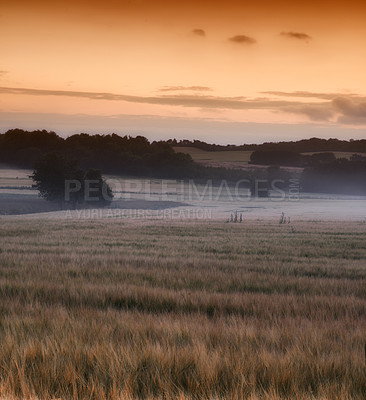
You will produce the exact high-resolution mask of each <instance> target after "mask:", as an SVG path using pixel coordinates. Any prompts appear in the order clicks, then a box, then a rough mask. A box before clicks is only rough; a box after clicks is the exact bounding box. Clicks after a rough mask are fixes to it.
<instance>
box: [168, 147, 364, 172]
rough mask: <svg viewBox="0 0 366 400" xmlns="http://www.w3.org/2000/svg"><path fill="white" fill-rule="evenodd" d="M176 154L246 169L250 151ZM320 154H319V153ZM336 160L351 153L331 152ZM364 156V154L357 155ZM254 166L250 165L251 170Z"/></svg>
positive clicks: (181, 149)
mask: <svg viewBox="0 0 366 400" xmlns="http://www.w3.org/2000/svg"><path fill="white" fill-rule="evenodd" d="M174 150H175V151H176V152H181V153H187V154H190V155H191V157H192V158H193V160H194V161H197V162H199V163H201V164H204V165H207V166H213V167H219V166H222V167H227V168H244V169H245V168H248V165H247V164H248V162H249V161H250V156H251V154H252V151H205V150H201V149H198V148H196V147H174ZM320 153H321V152H320ZM333 153H334V155H335V156H336V157H337V158H347V159H350V158H351V156H352V154H355V153H352V152H342V151H336V152H333ZM302 154H305V155H312V154H316V152H310V153H302ZM357 154H361V155H365V154H364V153H357ZM253 167H254V166H253V165H251V168H253Z"/></svg>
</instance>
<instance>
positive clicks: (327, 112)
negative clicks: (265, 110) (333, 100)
mask: <svg viewBox="0 0 366 400" xmlns="http://www.w3.org/2000/svg"><path fill="white" fill-rule="evenodd" d="M281 111H284V112H288V113H291V114H300V115H305V116H307V117H308V118H309V119H310V120H312V121H330V120H331V119H332V118H333V117H334V115H335V112H334V110H333V109H332V107H330V103H328V102H327V103H319V104H307V103H304V104H301V103H297V104H294V105H290V106H287V107H282V108H281Z"/></svg>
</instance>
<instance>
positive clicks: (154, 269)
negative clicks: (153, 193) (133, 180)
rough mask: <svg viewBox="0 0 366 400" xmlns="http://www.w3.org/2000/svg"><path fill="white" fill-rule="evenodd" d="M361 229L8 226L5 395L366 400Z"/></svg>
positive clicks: (3, 268) (0, 380)
mask: <svg viewBox="0 0 366 400" xmlns="http://www.w3.org/2000/svg"><path fill="white" fill-rule="evenodd" d="M365 233H366V224H365V223H356V222H355V223H348V224H344V223H342V224H340V223H335V222H327V223H325V222H317V223H315V222H314V223H311V222H299V223H296V224H295V225H294V227H292V226H291V225H290V226H289V225H278V223H274V222H271V223H266V222H263V221H253V222H245V223H243V224H224V223H218V222H213V221H212V222H210V221H209V222H205V223H202V222H201V223H194V222H184V221H183V222H182V221H181V222H171V221H170V222H169V221H160V222H159V221H155V222H152V221H151V222H149V221H146V222H144V223H143V224H141V223H140V224H139V225H138V226H136V225H134V224H133V223H131V222H122V221H116V220H112V221H109V220H104V221H70V220H67V221H62V220H59V221H57V220H56V221H55V220H54V221H36V220H32V221H30V220H28V221H27V220H24V221H21V220H11V219H2V220H1V227H0V236H1V244H0V397H1V396H3V397H4V398H9V399H10V398H39V399H50V398H62V399H98V400H99V399H110V400H116V399H182V400H183V399H252V400H254V399H271V400H275V399H304V400H310V399H319V400H320V399H329V400H339V399H344V400H347V399H349V400H350V399H360V400H361V399H364V398H365V397H364V396H365V393H366V378H365V373H366V368H365V355H364V344H365V339H366V337H365V336H366V335H365V332H366V285H365V281H366V268H365V260H366V243H365Z"/></svg>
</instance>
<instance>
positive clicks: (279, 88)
mask: <svg viewBox="0 0 366 400" xmlns="http://www.w3.org/2000/svg"><path fill="white" fill-rule="evenodd" d="M0 10H1V11H0V33H1V34H0V46H1V49H2V50H1V59H0V122H1V123H0V129H1V130H2V131H5V130H6V129H9V128H14V127H19V128H25V129H32V128H33V129H34V128H40V129H43V128H45V129H50V130H55V131H57V132H59V133H61V134H63V135H68V134H72V133H78V132H80V131H86V132H90V133H109V132H112V131H114V132H116V133H119V134H143V135H145V136H147V137H148V138H149V139H159V138H162V139H163V138H172V137H176V138H177V139H181V138H197V139H202V140H206V141H209V142H216V143H228V142H230V143H245V142H246V143H249V142H262V141H268V140H271V141H276V140H291V139H294V140H296V139H300V138H306V137H312V136H318V137H325V138H328V137H337V138H344V139H350V138H354V139H359V138H362V137H364V136H365V128H366V77H365V66H366V47H365V40H366V24H365V17H366V6H365V4H362V3H361V2H359V1H349V2H344V1H342V2H341V1H328V0H326V1H320V2H315V1H310V2H306V3H298V2H290V1H288V0H286V1H277V2H273V1H265V0H262V1H256V2H252V3H249V2H243V1H235V0H228V1H226V2H219V1H205V0H197V1H190V0H189V1H184V2H183V1H182V2H178V1H165V0H158V1H154V2H152V1H148V0H130V1H128V0H121V1H117V0H105V1H103V2H96V1H84V0H75V1H62V2H61V1H58V0H57V1H52V2H45V1H42V0H36V1H32V2H29V1H24V0H20V1H14V0H13V1H11V0H5V1H2V6H1V8H0Z"/></svg>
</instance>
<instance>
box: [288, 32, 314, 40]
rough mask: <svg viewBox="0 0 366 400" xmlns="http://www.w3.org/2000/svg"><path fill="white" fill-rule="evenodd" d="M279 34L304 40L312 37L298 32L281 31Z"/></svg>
mask: <svg viewBox="0 0 366 400" xmlns="http://www.w3.org/2000/svg"><path fill="white" fill-rule="evenodd" d="M281 36H285V37H287V38H290V39H297V40H305V41H306V42H308V41H309V40H311V39H312V37H311V36H309V35H308V34H306V33H300V32H281Z"/></svg>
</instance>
